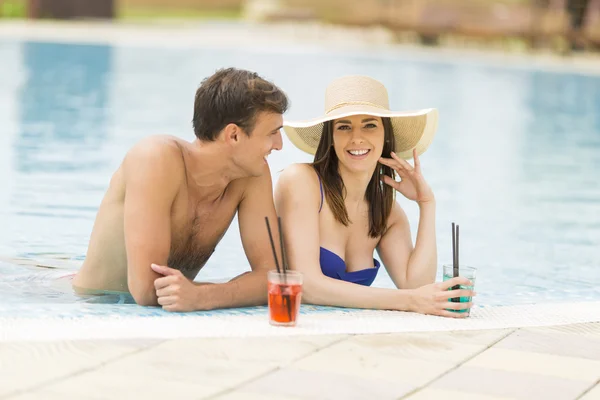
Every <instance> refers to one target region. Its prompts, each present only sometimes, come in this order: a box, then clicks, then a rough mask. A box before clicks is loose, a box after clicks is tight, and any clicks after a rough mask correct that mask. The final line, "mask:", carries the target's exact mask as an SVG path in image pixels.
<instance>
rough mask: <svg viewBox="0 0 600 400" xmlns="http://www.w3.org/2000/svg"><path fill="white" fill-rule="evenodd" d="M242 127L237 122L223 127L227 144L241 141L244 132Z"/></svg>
mask: <svg viewBox="0 0 600 400" xmlns="http://www.w3.org/2000/svg"><path fill="white" fill-rule="evenodd" d="M242 133H243V132H242V129H241V128H240V127H239V126H237V125H236V124H227V126H225V128H223V138H224V139H225V143H227V144H236V143H238V142H239V141H240V135H241V134H242Z"/></svg>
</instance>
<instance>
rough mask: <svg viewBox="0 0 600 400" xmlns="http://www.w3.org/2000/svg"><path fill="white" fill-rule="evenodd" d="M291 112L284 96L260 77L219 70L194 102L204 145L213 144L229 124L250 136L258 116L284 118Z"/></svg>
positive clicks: (196, 127)
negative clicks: (280, 115) (261, 114)
mask: <svg viewBox="0 0 600 400" xmlns="http://www.w3.org/2000/svg"><path fill="white" fill-rule="evenodd" d="M287 108H288V99H287V96H286V95H285V93H284V92H283V91H282V90H281V89H280V88H278V87H277V86H275V85H274V84H273V83H271V82H269V81H267V80H265V79H263V78H261V77H260V76H259V75H258V74H257V73H255V72H250V71H246V70H241V69H236V68H227V69H220V70H218V71H217V72H215V73H214V74H213V75H212V76H210V77H208V78H206V79H204V80H203V81H202V84H201V85H200V87H199V88H198V90H197V91H196V98H195V101H194V119H193V125H194V133H195V134H196V137H197V138H198V139H200V140H203V141H213V140H215V139H216V137H217V135H218V134H219V132H220V131H221V130H222V129H223V128H225V126H227V125H228V124H232V123H233V124H236V125H238V126H239V127H240V128H242V129H243V130H244V132H246V134H248V135H249V134H250V132H252V130H253V129H254V124H255V123H256V117H257V115H258V114H259V113H260V112H262V111H266V112H272V113H277V114H283V113H285V111H286V110H287Z"/></svg>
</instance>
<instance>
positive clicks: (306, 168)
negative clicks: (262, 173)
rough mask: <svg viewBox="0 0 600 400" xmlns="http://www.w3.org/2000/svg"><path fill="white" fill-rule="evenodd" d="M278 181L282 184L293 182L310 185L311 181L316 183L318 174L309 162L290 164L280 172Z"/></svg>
mask: <svg viewBox="0 0 600 400" xmlns="http://www.w3.org/2000/svg"><path fill="white" fill-rule="evenodd" d="M278 183H280V184H283V185H288V184H290V183H293V184H294V185H298V184H303V185H310V186H312V185H311V183H318V176H317V173H316V171H315V169H314V168H313V166H312V165H311V164H307V163H298V164H291V165H289V166H287V167H286V168H285V169H284V170H283V171H282V172H281V175H280V176H279V179H278ZM305 188H307V187H305Z"/></svg>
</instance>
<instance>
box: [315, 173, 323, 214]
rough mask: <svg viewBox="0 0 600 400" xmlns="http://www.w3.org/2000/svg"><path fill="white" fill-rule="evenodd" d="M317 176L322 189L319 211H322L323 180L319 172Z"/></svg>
mask: <svg viewBox="0 0 600 400" xmlns="http://www.w3.org/2000/svg"><path fill="white" fill-rule="evenodd" d="M315 172H316V171H315ZM317 178H319V189H321V205H320V206H319V212H321V209H322V208H323V182H321V177H320V176H319V174H318V173H317Z"/></svg>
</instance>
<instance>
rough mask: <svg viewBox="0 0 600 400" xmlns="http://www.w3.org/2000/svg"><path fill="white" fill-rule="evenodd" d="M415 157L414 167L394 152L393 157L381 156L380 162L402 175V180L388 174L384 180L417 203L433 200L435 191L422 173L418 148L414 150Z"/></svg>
mask: <svg viewBox="0 0 600 400" xmlns="http://www.w3.org/2000/svg"><path fill="white" fill-rule="evenodd" d="M413 157H414V160H415V165H414V167H413V166H412V165H410V164H409V163H408V162H407V161H406V160H403V159H401V158H400V157H398V156H397V155H396V153H394V152H392V158H383V157H382V158H380V159H379V162H380V163H381V164H383V165H385V166H388V167H390V168H392V169H393V170H394V171H396V173H397V174H398V175H399V176H400V182H398V181H395V180H394V179H392V178H390V177H389V176H387V175H385V176H384V177H383V181H384V182H385V183H386V184H387V185H389V186H391V187H393V188H394V189H396V190H397V191H398V192H400V193H402V195H403V196H404V197H406V198H407V199H409V200H413V201H416V202H417V203H427V202H430V201H433V200H434V199H435V198H434V196H433V191H432V190H431V188H430V187H429V185H428V184H427V182H426V181H425V178H424V177H423V175H422V174H421V163H420V162H419V157H418V156H417V150H416V149H414V150H413Z"/></svg>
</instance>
